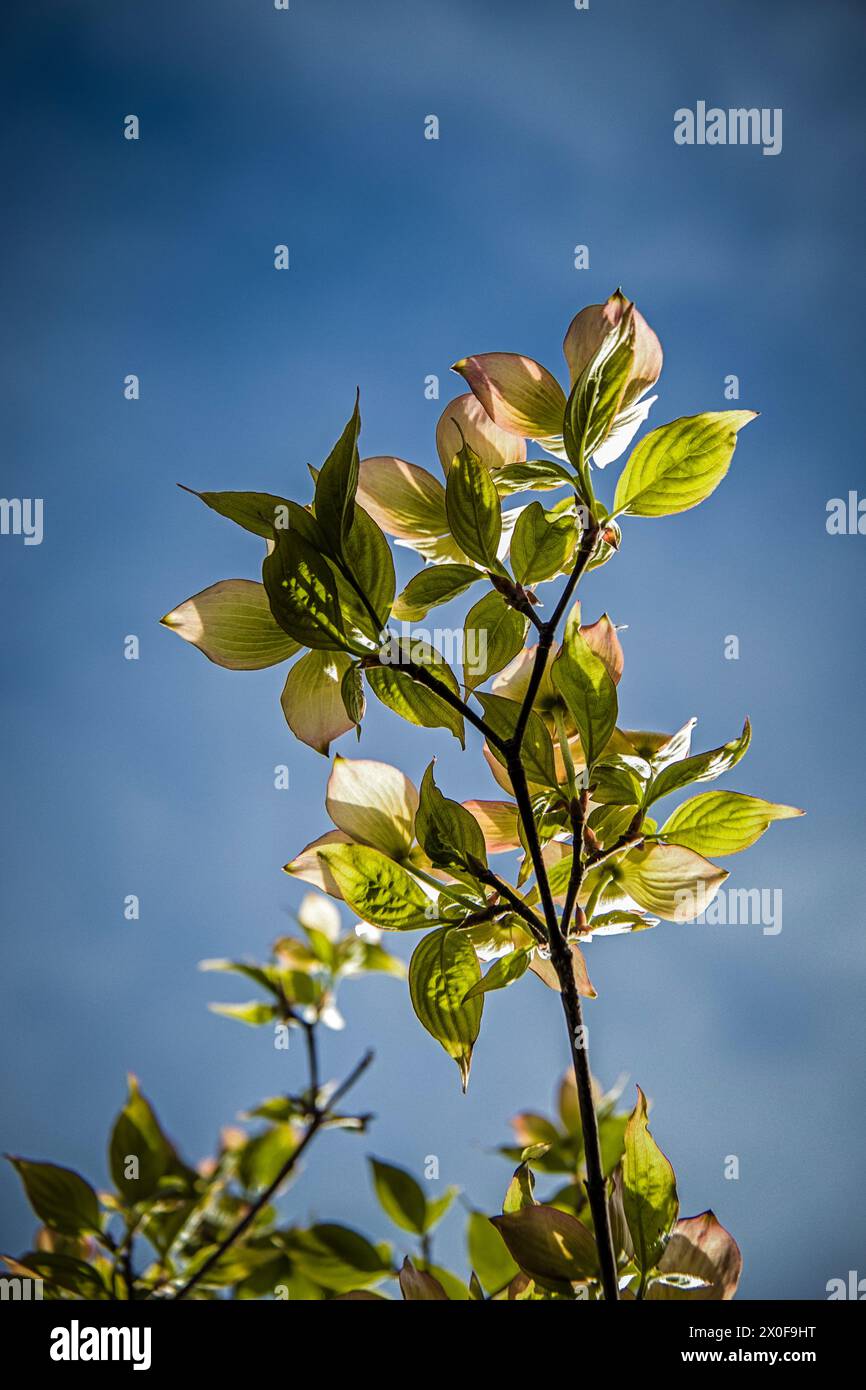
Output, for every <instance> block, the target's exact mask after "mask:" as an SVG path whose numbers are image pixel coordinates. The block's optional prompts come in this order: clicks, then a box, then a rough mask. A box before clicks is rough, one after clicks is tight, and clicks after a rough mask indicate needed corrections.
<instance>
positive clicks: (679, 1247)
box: [647, 1211, 743, 1302]
mask: <svg viewBox="0 0 866 1390" xmlns="http://www.w3.org/2000/svg"><path fill="white" fill-rule="evenodd" d="M659 1269H660V1270H661V1271H662V1273H663V1274H688V1275H692V1276H694V1277H695V1278H698V1279H703V1280H706V1281H707V1284H706V1287H703V1288H691V1289H678V1288H675V1287H673V1286H672V1285H669V1284H652V1285H651V1286H650V1289H649V1291H648V1293H647V1298H648V1299H655V1300H659V1299H665V1300H669V1299H683V1298H688V1299H692V1300H695V1299H698V1300H701V1301H703V1302H708V1301H710V1302H723V1301H727V1300H729V1299H732V1298H733V1297H734V1294H735V1293H736V1292H737V1285H738V1284H739V1282H740V1275H741V1273H742V1270H743V1257H742V1255H741V1254H740V1249H739V1246H738V1245H737V1242H736V1241H735V1240H734V1237H733V1236H732V1235H731V1234H730V1232H729V1231H726V1230H725V1228H724V1226H722V1225H721V1223H720V1222H719V1221H717V1220H716V1217H715V1215H714V1214H713V1212H711V1211H705V1212H702V1213H701V1215H700V1216H688V1217H685V1218H683V1219H682V1220H681V1221H678V1222H677V1224H676V1225H675V1226H674V1229H673V1234H672V1235H671V1238H670V1240H669V1241H668V1243H667V1246H666V1247H665V1252H664V1254H663V1255H662V1257H661V1259H660V1260H659Z"/></svg>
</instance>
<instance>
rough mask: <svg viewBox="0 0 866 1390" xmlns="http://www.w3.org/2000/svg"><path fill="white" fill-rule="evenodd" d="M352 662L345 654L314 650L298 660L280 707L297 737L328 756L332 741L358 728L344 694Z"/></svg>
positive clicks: (287, 681)
mask: <svg viewBox="0 0 866 1390" xmlns="http://www.w3.org/2000/svg"><path fill="white" fill-rule="evenodd" d="M351 662H352V659H351V657H350V656H348V655H347V654H346V653H345V652H326V651H310V652H307V654H306V656H302V657H301V658H300V660H299V661H296V662H295V664H294V666H293V667H292V669H291V671H290V672H289V674H288V676H287V677H286V683H285V685H284V687H283V693H282V695H281V696H280V704H281V706H282V710H283V714H284V715H285V716H286V723H287V724H288V726H289V728H290V729H291V731H292V733H293V734H294V735H295V738H297V739H300V741H301V743H306V744H307V745H308V746H309V747H310V748H315V750H316V752H317V753H324V755H325V757H327V756H328V753H329V751H330V747H331V742H332V740H333V739H335V738H339V737H340V736H341V734H345V733H348V731H349V729H353V728H354V727H355V723H354V720H352V719H350V718H349V716H348V714H347V713H346V706H345V705H344V704H343V698H342V695H341V694H340V684H341V682H342V679H343V676H344V675H345V673H346V671H347V670H348V668H349V666H350V665H351Z"/></svg>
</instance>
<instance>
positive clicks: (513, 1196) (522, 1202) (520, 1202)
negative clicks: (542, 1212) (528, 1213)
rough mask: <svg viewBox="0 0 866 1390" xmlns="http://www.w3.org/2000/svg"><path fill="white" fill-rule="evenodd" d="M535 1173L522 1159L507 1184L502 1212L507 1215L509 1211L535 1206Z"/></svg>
mask: <svg viewBox="0 0 866 1390" xmlns="http://www.w3.org/2000/svg"><path fill="white" fill-rule="evenodd" d="M534 1193H535V1174H534V1173H533V1171H532V1169H531V1168H530V1166H529V1164H528V1162H526V1161H524V1162H522V1163H520V1164H519V1165H518V1167H517V1168H515V1170H514V1176H513V1178H512V1179H511V1182H510V1183H509V1184H508V1191H507V1192H506V1194H505V1200H504V1201H503V1203H502V1214H503V1216H508V1215H509V1214H510V1213H511V1212H515V1211H522V1210H523V1208H524V1207H534V1206H535V1196H534Z"/></svg>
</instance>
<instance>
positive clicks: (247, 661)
mask: <svg viewBox="0 0 866 1390" xmlns="http://www.w3.org/2000/svg"><path fill="white" fill-rule="evenodd" d="M160 622H161V623H162V625H163V627H167V628H170V630H171V631H172V632H176V633H177V635H178V637H182V638H183V640H184V641H185V642H190V643H191V644H192V646H194V647H198V649H199V651H200V652H204V655H205V656H206V657H207V658H208V660H209V661H213V662H214V663H215V664H216V665H217V666H225V667H226V668H227V669H228V670H230V671H259V670H261V669H262V668H263V667H265V666H276V665H277V664H278V663H279V662H281V661H288V659H289V657H290V656H293V655H294V654H295V652H296V651H297V650H298V643H297V642H296V641H294V639H293V638H291V637H289V635H288V634H287V633H285V632H284V631H283V629H282V628H281V627H279V626H278V624H277V623H276V621H275V620H274V615H273V614H272V612H271V607H270V604H269V603H268V596H267V594H266V593H265V590H264V586H263V585H262V584H255V583H253V581H252V580H250V579H221V580H220V581H219V583H217V584H211V586H210V588H208V589H203V590H202V591H201V593H200V594H195V595H194V596H193V597H192V598H188V599H187V600H186V602H185V603H182V604H181V605H180V606H179V607H178V608H175V609H173V610H172V611H171V613H166V615H165V617H164V618H161V619H160Z"/></svg>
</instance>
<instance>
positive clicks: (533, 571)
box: [509, 502, 577, 584]
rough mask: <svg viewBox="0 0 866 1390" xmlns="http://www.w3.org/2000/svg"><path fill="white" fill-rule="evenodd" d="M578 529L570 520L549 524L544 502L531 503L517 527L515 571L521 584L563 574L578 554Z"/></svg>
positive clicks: (512, 551)
mask: <svg viewBox="0 0 866 1390" xmlns="http://www.w3.org/2000/svg"><path fill="white" fill-rule="evenodd" d="M576 540H577V528H576V526H575V524H574V519H573V518H572V517H570V516H561V517H559V518H557V520H556V521H548V519H547V516H546V514H545V511H544V508H543V507H542V505H541V503H540V502H530V504H529V506H528V507H525V508H524V510H523V511H522V512H521V513H520V515H519V517H518V518H517V521H516V522H515V524H514V535H513V536H512V538H511V549H510V552H509V554H510V556H511V568H512V570H513V571H514V578H515V579H516V580H517V582H518V583H519V584H535V583H540V582H542V581H543V580H545V579H552V578H553V576H554V575H555V574H559V572H560V570H561V569H562V568H563V567H564V565H565V563H566V561H567V560H568V558H569V556H570V555H571V553H572V551H573V550H574V545H575V541H576Z"/></svg>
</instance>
